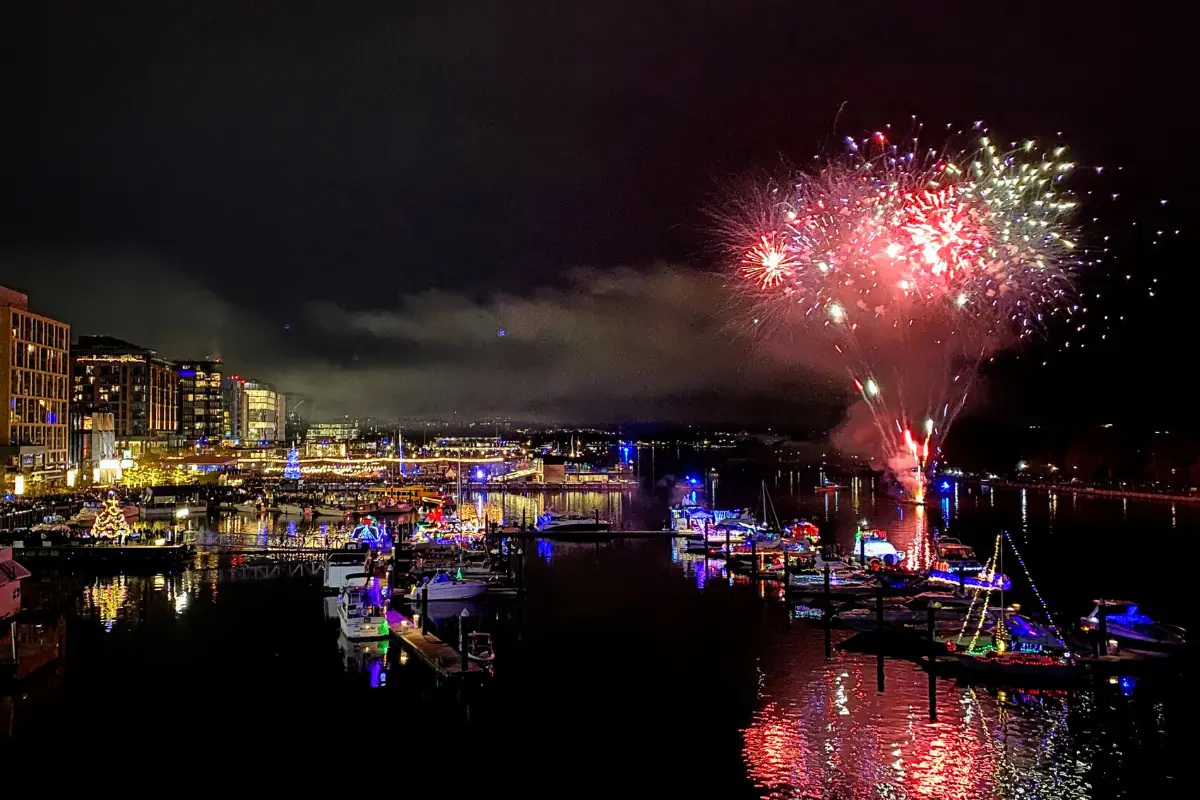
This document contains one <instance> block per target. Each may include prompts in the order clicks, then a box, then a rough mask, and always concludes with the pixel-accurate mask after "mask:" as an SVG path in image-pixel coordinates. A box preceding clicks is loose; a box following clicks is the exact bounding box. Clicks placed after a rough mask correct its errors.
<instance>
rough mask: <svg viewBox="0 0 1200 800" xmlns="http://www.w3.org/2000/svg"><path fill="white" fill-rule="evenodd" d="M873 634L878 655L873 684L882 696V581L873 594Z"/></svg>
mask: <svg viewBox="0 0 1200 800" xmlns="http://www.w3.org/2000/svg"><path fill="white" fill-rule="evenodd" d="M875 633H876V634H877V635H878V637H879V641H878V643H877V645H878V647H879V654H878V655H877V656H876V658H875V682H876V683H877V684H878V687H879V693H880V694H883V581H880V582H879V587H878V589H877V590H876V593H875Z"/></svg>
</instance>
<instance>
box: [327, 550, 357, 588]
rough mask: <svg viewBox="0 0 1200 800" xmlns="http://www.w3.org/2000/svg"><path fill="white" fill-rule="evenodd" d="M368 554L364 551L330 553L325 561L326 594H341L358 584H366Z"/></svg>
mask: <svg viewBox="0 0 1200 800" xmlns="http://www.w3.org/2000/svg"><path fill="white" fill-rule="evenodd" d="M366 559H367V554H366V553H364V552H363V551H362V550H349V549H347V550H341V551H338V552H335V553H330V554H329V556H328V557H327V558H326V560H325V579H324V586H325V591H326V592H330V593H332V592H340V591H341V590H342V589H344V588H346V587H347V586H349V585H351V584H352V583H357V584H358V585H362V584H363V583H365V579H366V572H365V568H366V567H365V565H366Z"/></svg>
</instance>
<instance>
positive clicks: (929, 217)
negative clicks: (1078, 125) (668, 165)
mask: <svg viewBox="0 0 1200 800" xmlns="http://www.w3.org/2000/svg"><path fill="white" fill-rule="evenodd" d="M903 141H904V143H903V144H902V145H901V144H891V143H889V141H888V137H887V136H886V135H885V134H883V133H876V134H874V135H873V136H871V137H869V138H866V139H862V140H854V139H847V140H846V145H847V146H846V150H845V152H844V153H843V154H842V155H841V156H838V157H834V158H830V159H826V160H823V161H820V162H819V163H818V166H817V167H816V168H815V169H813V170H809V171H800V172H796V173H793V174H790V175H788V176H786V179H783V180H780V179H775V180H768V181H763V182H759V183H758V185H757V186H754V187H752V188H750V189H749V190H742V191H739V192H738V193H736V194H735V196H734V197H733V198H731V200H730V202H729V204H728V205H727V206H726V207H724V208H722V209H720V210H719V211H718V212H717V214H716V218H717V229H718V231H719V234H720V235H721V237H722V238H723V246H724V248H725V249H726V251H727V252H728V253H729V255H730V256H731V257H732V259H731V260H733V261H735V262H736V264H737V269H738V272H739V274H740V275H741V277H742V278H743V279H744V280H743V281H741V282H740V283H741V286H742V294H743V296H744V297H746V298H747V299H748V300H749V301H750V302H751V303H752V305H753V308H754V316H755V318H756V319H758V318H766V319H774V320H776V321H780V320H784V319H786V318H787V317H793V316H797V315H798V317H799V319H800V320H802V321H803V322H804V323H805V324H807V325H810V326H814V327H816V328H817V329H818V330H820V331H821V332H822V333H827V334H828V335H829V337H830V339H831V343H832V346H833V348H834V350H835V351H836V352H837V353H838V354H839V355H841V356H843V357H844V358H845V361H846V366H847V367H848V369H849V370H850V372H851V375H852V379H853V381H854V384H855V386H856V388H857V389H858V391H859V393H860V394H861V396H862V397H863V399H864V400H865V401H866V405H867V406H868V408H869V409H870V410H871V413H872V417H873V418H874V420H875V424H876V427H877V428H878V430H879V432H880V434H881V437H882V442H881V444H882V448H883V453H882V455H883V456H884V457H885V460H889V459H891V458H892V457H893V456H895V455H896V454H900V455H903V456H905V457H911V458H912V459H914V460H915V461H916V462H918V468H917V470H918V472H923V470H924V468H925V466H926V461H927V460H928V459H929V457H930V456H929V452H930V451H929V446H930V445H929V443H930V440H931V438H933V437H934V436H935V435H936V436H938V438H939V440H940V439H941V438H944V436H945V433H946V430H947V429H948V428H949V426H950V424H951V422H952V421H953V418H954V415H955V414H957V412H958V410H960V409H961V408H962V407H963V405H964V404H965V402H966V397H967V394H968V392H969V391H970V387H971V384H972V381H973V378H974V375H975V374H976V371H977V369H978V366H979V363H980V360H981V359H982V358H983V357H984V356H985V355H986V354H987V353H988V352H991V351H992V350H994V349H995V348H996V347H997V346H1000V345H1002V344H1003V343H1004V342H1005V341H1007V340H1009V339H1010V338H1012V337H1024V336H1028V335H1030V334H1031V333H1033V332H1035V331H1039V330H1042V329H1044V326H1045V322H1046V320H1047V317H1049V316H1053V315H1059V314H1062V315H1067V314H1070V313H1071V312H1072V311H1073V310H1074V309H1075V306H1074V305H1073V302H1072V297H1073V292H1072V278H1073V276H1074V275H1075V273H1076V272H1077V271H1078V270H1079V269H1080V268H1081V267H1083V266H1085V265H1086V263H1087V261H1086V260H1085V255H1084V254H1083V253H1082V252H1081V250H1080V248H1079V247H1078V246H1077V244H1076V242H1077V240H1078V231H1077V229H1076V227H1075V223H1074V217H1075V211H1076V206H1077V204H1076V202H1075V200H1074V198H1073V197H1072V195H1071V194H1070V192H1069V191H1066V190H1065V189H1064V188H1063V182H1064V179H1065V178H1066V177H1067V176H1068V175H1070V173H1071V172H1072V169H1073V164H1072V163H1071V162H1070V161H1069V160H1067V159H1066V158H1065V149H1064V148H1056V149H1054V150H1050V151H1046V150H1043V149H1042V148H1040V147H1038V146H1037V145H1036V144H1035V143H1034V142H1032V141H1029V142H1025V143H1023V144H1021V145H1014V146H1013V147H1012V148H1010V149H1005V150H1001V149H1000V148H998V147H997V146H996V145H995V144H994V143H993V142H992V140H991V139H990V138H989V137H987V136H986V135H983V134H982V133H980V134H979V135H978V137H977V138H976V139H975V141H974V143H973V145H972V146H971V147H969V148H965V149H960V150H954V149H953V148H950V147H946V148H942V149H940V150H939V149H928V148H923V147H922V145H921V143H920V141H919V140H918V139H916V138H910V139H905V140H903ZM867 387H870V391H868V390H867ZM914 429H915V430H917V431H919V432H922V433H923V434H924V438H923V440H922V441H920V442H918V441H917V439H915V438H914V434H913V433H912V431H913V430H914ZM917 436H918V438H919V436H920V434H917ZM934 452H935V457H936V446H935V448H934Z"/></svg>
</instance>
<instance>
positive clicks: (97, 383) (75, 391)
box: [71, 336, 179, 451]
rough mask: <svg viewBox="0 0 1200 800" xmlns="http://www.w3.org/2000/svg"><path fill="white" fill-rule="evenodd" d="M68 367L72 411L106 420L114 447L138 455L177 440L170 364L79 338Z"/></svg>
mask: <svg viewBox="0 0 1200 800" xmlns="http://www.w3.org/2000/svg"><path fill="white" fill-rule="evenodd" d="M71 361H72V364H73V369H72V378H71V380H72V394H71V402H72V403H73V404H74V405H75V410H76V411H79V412H81V413H83V414H86V413H88V412H100V413H110V414H112V415H113V421H114V427H115V435H116V439H117V442H118V443H119V444H123V445H124V446H125V447H127V448H132V449H134V450H139V451H140V450H141V449H142V446H143V445H150V446H153V445H154V444H158V443H165V442H166V441H168V439H169V438H174V437H176V436H177V435H178V431H179V422H178V420H179V403H178V381H179V378H178V376H177V375H176V374H175V367H174V365H173V364H171V362H169V361H167V360H166V359H164V358H159V356H158V354H157V353H155V352H154V351H153V350H150V349H148V348H145V347H139V346H138V345H135V344H130V343H129V342H125V341H122V340H120V339H114V338H113V337H111V336H80V337H79V344H77V345H76V346H75V347H73V348H71Z"/></svg>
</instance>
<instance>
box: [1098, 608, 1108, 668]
mask: <svg viewBox="0 0 1200 800" xmlns="http://www.w3.org/2000/svg"><path fill="white" fill-rule="evenodd" d="M1096 616H1097V617H1099V622H1100V631H1099V633H1100V641H1099V642H1098V643H1097V645H1096V647H1097V652H1096V655H1098V656H1106V655H1108V604H1107V603H1106V602H1105V600H1104V598H1103V597H1101V598H1100V610H1099V611H1097V612H1096Z"/></svg>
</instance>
